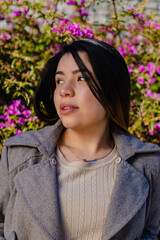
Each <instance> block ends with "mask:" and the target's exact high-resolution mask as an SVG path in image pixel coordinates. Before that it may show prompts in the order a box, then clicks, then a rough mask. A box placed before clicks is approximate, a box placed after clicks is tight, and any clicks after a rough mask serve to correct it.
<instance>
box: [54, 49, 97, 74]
mask: <svg viewBox="0 0 160 240" xmlns="http://www.w3.org/2000/svg"><path fill="white" fill-rule="evenodd" d="M78 55H79V56H80V58H81V60H82V61H83V63H84V65H85V66H86V67H87V68H88V70H90V71H91V72H93V69H92V66H91V63H90V60H89V57H88V55H87V53H86V52H78ZM63 69H72V70H76V69H79V67H78V65H77V63H76V61H75V60H74V58H73V56H72V54H71V53H65V54H64V55H63V57H62V58H61V59H60V61H59V63H58V66H57V70H63Z"/></svg>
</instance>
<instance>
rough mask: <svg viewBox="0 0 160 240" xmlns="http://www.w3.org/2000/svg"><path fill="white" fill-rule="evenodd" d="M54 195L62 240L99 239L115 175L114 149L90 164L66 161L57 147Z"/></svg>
mask: <svg viewBox="0 0 160 240" xmlns="http://www.w3.org/2000/svg"><path fill="white" fill-rule="evenodd" d="M56 153H57V160H58V183H59V184H58V192H59V201H60V214H61V224H62V237H63V239H65V240H100V239H101V236H102V230H103V225H104V221H105V217H106V213H107V209H108V205H109V201H110V197H111V193H112V189H113V185H114V182H115V176H116V165H117V163H116V159H117V158H118V156H117V149H116V147H115V148H114V149H113V150H112V152H111V153H110V154H109V155H108V156H106V157H105V158H103V159H101V160H98V161H96V162H92V163H86V162H80V161H75V162H69V161H67V160H66V159H65V157H64V156H63V154H62V153H61V152H60V150H59V148H57V151H56Z"/></svg>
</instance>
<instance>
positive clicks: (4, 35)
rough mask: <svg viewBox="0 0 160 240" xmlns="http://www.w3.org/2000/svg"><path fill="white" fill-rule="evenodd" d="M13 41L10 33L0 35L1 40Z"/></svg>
mask: <svg viewBox="0 0 160 240" xmlns="http://www.w3.org/2000/svg"><path fill="white" fill-rule="evenodd" d="M9 39H11V36H10V35H9V34H8V33H6V32H5V33H1V34H0V40H9Z"/></svg>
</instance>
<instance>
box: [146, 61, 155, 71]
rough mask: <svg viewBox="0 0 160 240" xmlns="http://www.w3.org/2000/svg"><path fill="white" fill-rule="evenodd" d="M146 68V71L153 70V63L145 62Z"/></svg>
mask: <svg viewBox="0 0 160 240" xmlns="http://www.w3.org/2000/svg"><path fill="white" fill-rule="evenodd" d="M146 69H147V70H148V71H153V69H154V63H152V62H149V63H148V64H147V67H146Z"/></svg>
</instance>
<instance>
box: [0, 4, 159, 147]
mask: <svg viewBox="0 0 160 240" xmlns="http://www.w3.org/2000/svg"><path fill="white" fill-rule="evenodd" d="M101 2H103V1H96V2H95V1H93V2H92V1H88V2H87V1H85V0H82V1H67V2H66V3H64V1H63V4H66V6H67V7H68V9H69V8H72V12H73V14H72V15H69V14H64V13H63V14H62V13H61V11H60V8H59V6H60V5H61V1H55V3H53V1H52V2H51V1H45V0H44V1H39V2H38V3H37V2H34V1H28V0H1V2H0V5H1V7H0V20H1V21H3V22H5V26H4V27H3V29H1V33H0V46H1V55H0V75H1V78H0V86H1V99H0V104H1V107H0V129H1V132H0V140H1V142H4V141H5V140H6V139H7V138H9V137H11V136H13V135H15V134H19V133H21V132H25V131H28V130H30V129H38V128H41V127H42V126H43V123H40V121H39V120H38V119H36V118H35V116H34V111H33V95H34V90H35V87H36V85H37V82H38V79H39V75H40V71H41V70H42V68H43V66H44V64H45V62H46V61H47V60H48V59H49V58H51V57H52V56H53V55H54V54H55V53H57V52H58V51H59V50H60V49H61V47H62V46H63V45H64V44H65V43H66V42H70V41H72V40H74V39H80V38H96V39H99V40H103V41H106V42H108V43H109V44H111V45H113V46H114V47H116V48H117V49H118V50H119V51H120V53H121V54H122V55H123V56H124V58H125V60H126V62H127V65H128V69H129V72H130V76H131V111H130V132H131V133H132V134H134V135H136V136H138V137H139V138H140V139H141V140H143V141H151V142H154V143H157V144H160V104H159V102H160V40H159V39H160V18H159V17H158V16H156V15H155V14H147V13H146V12H145V3H142V4H141V5H140V6H139V7H138V8H134V7H133V6H132V7H131V8H130V9H127V10H121V11H120V12H119V13H117V12H116V9H114V10H115V14H114V16H112V17H111V18H110V19H106V23H105V24H104V23H103V24H100V23H98V22H96V21H92V22H91V21H89V13H90V7H91V5H93V4H99V5H100V4H101ZM13 99H14V101H13ZM25 112H26V113H28V115H27V114H26V115H25ZM35 119H36V120H35Z"/></svg>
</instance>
